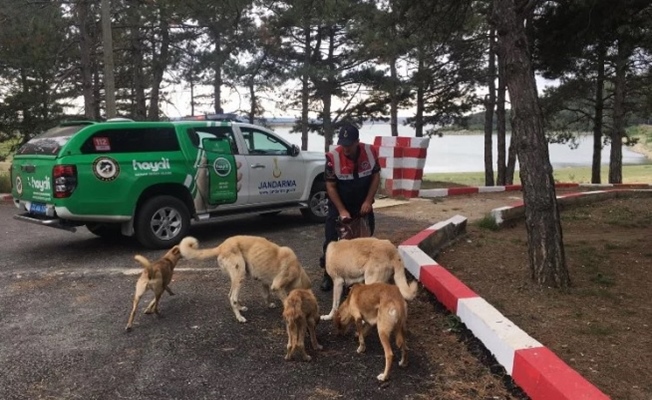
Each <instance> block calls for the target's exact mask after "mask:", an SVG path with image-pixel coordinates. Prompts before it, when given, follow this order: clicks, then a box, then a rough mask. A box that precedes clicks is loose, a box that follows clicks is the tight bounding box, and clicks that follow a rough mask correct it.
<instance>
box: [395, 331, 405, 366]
mask: <svg viewBox="0 0 652 400" xmlns="http://www.w3.org/2000/svg"><path fill="white" fill-rule="evenodd" d="M396 346H397V347H398V348H399V349H401V361H399V362H398V365H399V367H407V365H408V361H407V343H406V341H405V326H401V327H400V328H399V329H398V330H397V331H396Z"/></svg>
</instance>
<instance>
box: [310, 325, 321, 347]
mask: <svg viewBox="0 0 652 400" xmlns="http://www.w3.org/2000/svg"><path fill="white" fill-rule="evenodd" d="M316 327H317V321H315V320H313V319H310V320H309V321H308V333H309V334H310V343H311V344H312V349H313V350H322V349H323V347H322V345H320V344H319V343H318V342H317V333H316V332H315V328H316Z"/></svg>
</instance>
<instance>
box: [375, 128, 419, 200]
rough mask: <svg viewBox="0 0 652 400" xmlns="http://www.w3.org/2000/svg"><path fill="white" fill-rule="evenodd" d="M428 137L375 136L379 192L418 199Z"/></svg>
mask: <svg viewBox="0 0 652 400" xmlns="http://www.w3.org/2000/svg"><path fill="white" fill-rule="evenodd" d="M429 143H430V138H417V137H405V136H376V138H375V139H374V146H375V147H376V148H377V149H378V158H379V162H380V166H381V168H382V169H381V172H380V178H381V191H382V192H383V193H384V194H386V195H388V196H392V197H394V196H402V197H407V198H412V197H418V196H419V189H421V180H422V179H423V168H424V166H425V164H426V155H427V152H428V144H429Z"/></svg>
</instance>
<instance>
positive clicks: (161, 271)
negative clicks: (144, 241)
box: [125, 246, 181, 331]
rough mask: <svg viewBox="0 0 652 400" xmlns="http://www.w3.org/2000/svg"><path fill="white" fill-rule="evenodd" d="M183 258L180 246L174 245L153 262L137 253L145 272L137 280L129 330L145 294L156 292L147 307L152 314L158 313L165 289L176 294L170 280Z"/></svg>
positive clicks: (128, 324)
mask: <svg viewBox="0 0 652 400" xmlns="http://www.w3.org/2000/svg"><path fill="white" fill-rule="evenodd" d="M180 258H181V251H180V250H179V246H174V247H173V248H171V249H170V250H169V251H168V252H167V253H165V255H164V256H163V257H162V258H160V259H159V260H158V261H156V262H155V263H153V264H151V263H150V262H149V260H148V259H146V258H145V257H143V256H141V255H140V254H137V255H136V256H135V257H134V259H135V260H136V261H138V262H139V263H141V264H142V266H143V272H142V273H141V274H140V277H139V278H138V281H137V282H136V293H135V294H134V304H133V307H132V308H131V314H130V315H129V321H127V327H126V328H125V329H126V330H127V331H130V330H131V325H132V324H133V322H134V317H135V316H136V308H138V303H139V302H140V298H141V297H142V296H143V294H144V293H145V292H146V291H147V289H150V290H152V291H153V292H154V300H152V302H151V303H149V306H147V309H145V314H151V313H152V312H155V313H156V314H157V315H158V313H159V312H158V302H159V300H160V298H161V295H162V294H163V291H167V292H168V293H170V295H171V296H174V293H172V290H170V288H169V287H168V285H169V284H170V281H171V280H172V273H173V272H174V267H175V266H176V265H177V263H178V262H179V259H180Z"/></svg>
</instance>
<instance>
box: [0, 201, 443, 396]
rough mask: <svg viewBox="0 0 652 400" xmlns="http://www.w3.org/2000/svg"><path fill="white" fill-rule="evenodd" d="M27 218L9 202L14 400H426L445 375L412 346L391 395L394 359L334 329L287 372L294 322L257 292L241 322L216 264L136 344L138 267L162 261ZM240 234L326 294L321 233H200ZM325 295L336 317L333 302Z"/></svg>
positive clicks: (0, 211) (148, 323)
mask: <svg viewBox="0 0 652 400" xmlns="http://www.w3.org/2000/svg"><path fill="white" fill-rule="evenodd" d="M14 213H15V208H14V207H13V205H11V204H6V203H0V221H1V222H0V236H1V240H0V366H1V367H0V370H1V371H2V373H0V398H1V399H7V400H9V399H38V398H48V399H75V398H80V399H122V398H126V399H161V398H165V399H216V398H225V399H279V398H298V399H307V398H315V399H319V398H334V397H338V396H340V395H343V396H345V397H346V398H356V399H367V398H374V399H383V398H387V399H398V398H414V397H418V395H419V394H420V393H423V391H424V390H425V385H426V382H427V380H428V378H427V377H428V375H429V374H430V372H431V371H432V366H430V365H429V364H428V361H427V359H426V358H425V356H424V355H422V354H420V351H419V346H420V345H419V343H412V345H411V352H410V357H411V358H410V366H409V367H408V368H407V369H399V368H398V367H397V366H396V363H395V364H394V369H393V372H392V373H393V377H392V380H391V381H390V383H389V384H387V385H379V384H378V383H377V382H376V379H375V376H376V375H377V374H378V373H380V372H381V369H382V365H383V362H384V358H383V355H382V349H381V348H380V345H379V344H378V343H377V340H370V341H369V344H368V350H367V354H366V355H362V356H361V355H358V354H356V353H355V347H356V345H355V343H354V339H353V338H352V337H351V336H349V337H340V336H336V335H334V334H333V329H332V326H331V325H330V324H326V323H324V324H320V325H319V327H318V338H319V340H320V341H321V343H322V344H323V345H324V347H325V351H323V352H321V353H319V354H317V356H316V357H315V358H314V359H313V361H312V362H311V363H302V362H291V363H289V362H286V361H284V360H283V355H284V350H285V343H286V340H287V339H286V334H285V329H284V325H283V322H282V319H281V317H280V313H281V312H280V310H279V309H275V310H268V309H266V308H265V307H264V305H263V303H262V301H261V300H260V296H259V295H258V291H257V287H255V285H251V284H250V285H247V286H245V289H244V292H243V293H242V299H243V300H244V302H245V303H246V304H247V305H248V306H249V311H248V312H247V313H246V314H245V315H246V317H247V319H248V320H249V322H248V323H246V324H239V323H237V322H236V321H235V319H234V317H233V315H232V312H231V310H230V308H229V306H228V301H227V293H228V280H227V278H226V277H225V276H224V275H223V274H221V273H218V271H217V270H216V269H215V267H214V262H213V261H208V260H206V261H193V262H190V261H181V262H180V264H179V265H178V268H179V270H178V271H177V272H176V273H175V280H174V282H173V284H172V288H173V289H174V291H175V292H176V293H177V296H173V297H171V296H167V295H164V297H163V300H162V303H161V312H162V313H163V317H161V318H157V317H155V316H145V315H143V314H142V313H139V314H138V315H137V317H136V324H135V326H134V331H132V332H131V333H125V332H124V326H125V324H126V320H127V314H128V311H129V307H130V303H131V299H132V296H133V290H134V285H135V281H136V276H135V275H133V272H134V271H137V270H134V268H137V267H138V266H137V264H136V262H135V261H133V255H134V254H135V253H141V254H143V255H145V256H147V257H149V258H150V259H154V258H157V257H159V256H160V255H161V254H162V252H160V251H143V250H142V249H140V248H138V247H137V245H136V244H135V243H133V242H131V241H129V240H124V241H121V242H114V243H110V242H107V241H104V240H102V239H99V238H96V237H94V236H93V235H92V234H91V233H89V232H87V231H86V230H85V229H83V228H82V229H80V231H79V232H77V233H75V234H72V233H69V232H65V231H59V230H55V229H50V228H42V227H39V226H35V225H29V224H25V223H22V222H18V221H15V220H13V219H12V218H11V216H12V215H13V214H14ZM411 224H412V225H414V223H411ZM379 225H380V226H381V229H385V230H388V229H391V227H399V226H400V227H402V228H405V227H406V226H408V227H410V226H411V225H410V224H408V223H407V222H405V221H401V220H400V218H398V217H395V216H392V217H389V216H388V217H383V216H380V217H379ZM426 226H427V225H426ZM423 227H424V226H414V231H415V232H416V231H418V230H420V229H422V228H423ZM237 233H241V234H252V235H261V236H265V237H267V238H269V239H271V240H273V241H275V242H277V243H279V244H284V245H288V246H291V247H292V248H293V249H294V250H295V251H296V253H297V255H298V256H299V258H300V260H301V261H302V262H303V263H304V266H305V267H306V269H307V270H308V272H309V274H310V275H311V277H312V278H313V286H314V287H315V288H316V287H317V285H318V284H319V278H320V275H321V270H319V269H318V268H317V267H316V265H317V263H316V261H317V257H318V255H319V252H320V247H321V240H322V226H321V225H313V224H308V223H306V222H304V220H303V219H302V218H301V216H300V215H299V213H298V212H297V213H293V212H284V213H282V214H280V215H279V216H277V217H272V218H262V217H250V218H240V219H234V220H230V221H226V222H222V223H212V224H203V225H197V226H195V227H194V228H193V230H192V231H191V234H192V235H194V236H195V237H197V238H198V239H199V240H200V244H201V245H202V247H208V246H214V245H216V244H217V243H219V242H220V241H222V240H223V239H224V238H225V237H228V236H230V235H233V234H237ZM184 268H192V269H188V270H184ZM316 293H317V295H318V297H319V301H320V306H321V307H322V309H323V310H325V309H327V308H328V307H329V305H330V299H329V298H328V296H326V295H324V294H322V293H321V292H320V291H319V290H316ZM149 298H150V297H148V296H146V298H145V299H143V301H142V302H141V310H142V309H143V308H144V307H145V305H146V303H145V301H147V300H149Z"/></svg>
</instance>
